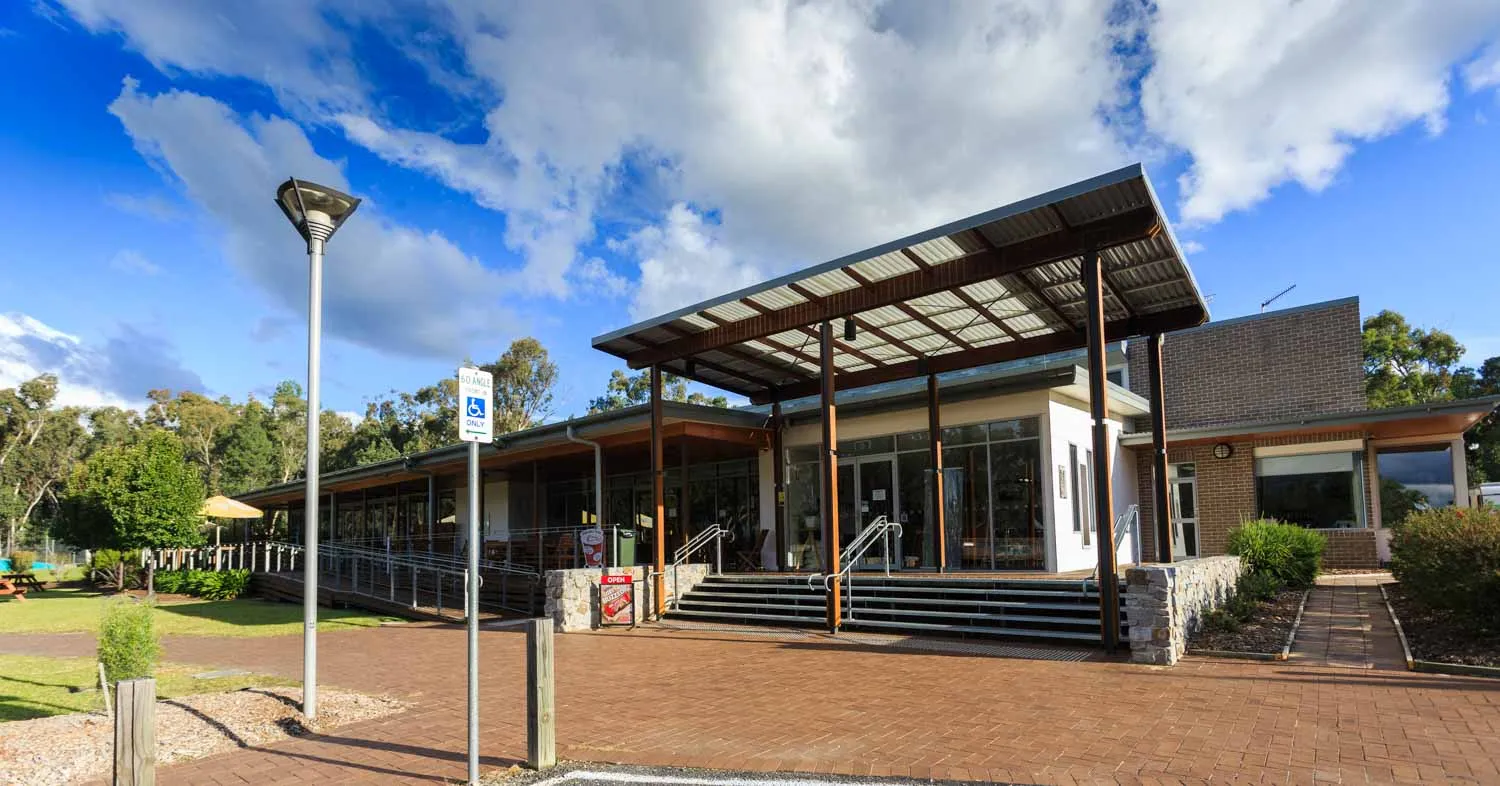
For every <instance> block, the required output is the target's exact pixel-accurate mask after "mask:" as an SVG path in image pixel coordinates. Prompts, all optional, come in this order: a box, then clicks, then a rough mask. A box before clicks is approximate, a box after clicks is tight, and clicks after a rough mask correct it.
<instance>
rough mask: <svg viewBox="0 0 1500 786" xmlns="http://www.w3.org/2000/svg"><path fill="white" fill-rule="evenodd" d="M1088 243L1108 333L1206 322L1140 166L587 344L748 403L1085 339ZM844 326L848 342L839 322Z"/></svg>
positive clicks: (1117, 335) (1070, 345) (1115, 335)
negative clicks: (825, 367)
mask: <svg viewBox="0 0 1500 786" xmlns="http://www.w3.org/2000/svg"><path fill="white" fill-rule="evenodd" d="M1089 248H1093V249H1096V250H1098V251H1099V252H1100V257H1101V261H1102V268H1103V279H1104V312H1105V323H1106V324H1105V335H1106V340H1109V341H1114V340H1119V339H1123V338H1128V337H1131V336H1139V335H1148V334H1153V333H1163V332H1167V331H1171V330H1178V329H1181V328H1186V327H1192V326H1195V325H1199V324H1202V323H1203V322H1206V321H1207V320H1208V308H1207V306H1206V305H1205V304H1204V300H1203V297H1202V295H1201V294H1200V293H1199V291H1198V287H1197V284H1196V283H1195V282H1194V280H1193V275H1192V272H1191V271H1190V270H1189V269H1188V266H1187V263H1186V262H1185V261H1184V259H1183V257H1182V253H1181V251H1180V249H1179V247H1178V245H1177V243H1176V242H1175V240H1174V239H1173V238H1172V235H1171V232H1170V231H1169V229H1168V228H1167V223H1166V220H1165V218H1164V216H1163V214H1162V211H1161V208H1160V205H1159V204H1158V203H1157V200H1156V196H1155V194H1154V193H1153V191H1152V188H1151V184H1150V182H1149V181H1148V180H1147V178H1146V174H1145V171H1144V169H1143V168H1142V167H1141V166H1140V165H1139V164H1136V165H1133V166H1129V167H1125V168H1124V169H1120V170H1117V171H1115V172H1110V173H1108V174H1105V175H1100V176H1099V177H1095V178H1091V179H1089V180H1085V181H1083V182H1080V183H1076V184H1074V185H1071V186H1067V187H1065V188H1060V189H1058V190H1056V191H1052V192H1049V193H1046V194H1042V195H1040V196H1036V197H1033V198H1030V199H1026V200H1023V201H1021V202H1016V203H1014V204H1011V205H1007V206H1005V207H1000V208H997V209H995V210H991V211H989V212H986V213H981V214H979V215H977V216H973V217H971V218H967V219H963V220H961V221H956V222H954V223H951V224H948V225H946V226H941V227H937V228H935V229H931V230H928V231H926V232H922V233H919V234H916V235H913V236H911V237H907V238H903V239H901V240H897V241H894V242H891V243H887V244H885V245H882V246H878V247H876V248H872V249H869V250H867V251H862V252H859V253H856V254H851V255H849V256H846V257H843V258H841V259H835V260H833V261H831V262H826V263H824V264H821V265H817V266H815V267H811V268H807V269H805V270H801V271H798V272H796V273H792V274H789V275H786V276H782V277H781V278H777V279H774V280H771V281H767V282H765V283H764V284H760V285H757V286H753V287H749V288H746V289H742V290H740V291H738V292H733V293H730V294H728V295H724V296H722V297H718V298H715V299H713V300H708V301H705V302H703V303H699V304H697V305H694V306H689V307H687V308H684V309H680V310H678V311H674V312H672V313H670V314H666V315H663V316H660V317H656V318H654V319H649V320H646V321H644V322H641V323H638V324H636V325H632V326H630V327H627V328H624V329H622V330H617V331H615V332H613V333H608V334H605V335H602V336H599V337H597V338H595V339H594V346H595V347H596V348H598V349H601V350H603V351H605V352H608V353H610V354H612V355H615V356H617V357H619V358H622V359H623V360H625V361H626V362H627V363H628V364H629V365H630V367H631V368H644V367H648V366H651V365H659V366H661V367H662V368H663V369H664V370H666V371H669V372H670V373H672V374H676V375H678V376H682V377H687V378H690V379H694V380H697V381H699V382H703V383H706V384H709V385H712V386H714V387H718V388H722V389H725V390H730V391H733V392H736V393H740V394H742V395H745V396H748V397H749V398H750V399H751V400H752V401H755V402H757V403H766V402H770V401H785V400H788V399H792V398H797V397H800V396H807V395H812V394H815V393H817V392H818V384H819V383H818V378H819V376H820V366H819V353H820V349H821V348H820V346H819V338H818V336H819V326H820V324H821V323H823V322H824V321H826V320H842V319H845V318H847V319H850V320H852V324H850V325H842V324H841V325H840V329H839V331H838V332H837V334H836V341H835V343H836V344H837V346H836V347H835V349H834V356H833V363H834V367H835V368H836V369H838V387H839V388H840V389H844V390H847V389H850V388H856V387H862V386H865V385H872V384H877V383H881V382H888V381H892V380H897V379H905V378H909V377H913V376H919V375H926V374H930V373H939V372H943V371H953V370H957V369H962V368H971V367H974V366H981V365H986V364H990V363H997V362H1001V361H1006V360H1013V359H1017V358H1023V357H1032V356H1036V355H1041V354H1046V353H1049V352H1056V351H1059V350H1066V349H1075V348H1078V347H1082V346H1085V344H1086V336H1085V330H1084V329H1085V326H1086V322H1087V307H1086V303H1085V298H1084V287H1083V284H1082V281H1081V278H1082V276H1081V266H1082V259H1083V254H1084V253H1085V251H1086V250H1088V249H1089ZM851 330H852V336H853V337H852V338H850V337H849V332H850V331H851Z"/></svg>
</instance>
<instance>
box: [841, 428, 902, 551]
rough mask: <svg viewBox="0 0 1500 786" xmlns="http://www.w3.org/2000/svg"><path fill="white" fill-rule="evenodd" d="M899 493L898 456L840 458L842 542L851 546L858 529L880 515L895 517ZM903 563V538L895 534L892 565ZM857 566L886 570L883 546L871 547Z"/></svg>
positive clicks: (890, 518)
mask: <svg viewBox="0 0 1500 786" xmlns="http://www.w3.org/2000/svg"><path fill="white" fill-rule="evenodd" d="M897 493H898V489H897V488H896V457H895V456H888V455H887V456H862V457H860V458H857V459H843V460H841V461H839V545H840V546H841V547H842V548H845V549H847V548H849V546H850V545H851V544H852V543H853V542H854V540H855V538H857V537H859V533H861V532H863V531H864V529H865V527H866V526H868V525H869V524H870V522H873V521H875V520H876V519H878V518H880V517H881V516H884V517H885V518H886V519H887V520H889V521H893V520H895V517H896V511H897V510H898V509H899V508H898V506H897ZM900 565H901V544H900V539H899V538H896V537H892V538H891V567H893V568H896V567H899V566H900ZM855 568H856V569H858V570H883V569H884V568H885V551H884V548H883V547H881V546H876V547H874V548H871V549H870V550H869V551H867V552H866V553H865V556H864V558H863V559H862V560H860V564H858V565H856V566H855Z"/></svg>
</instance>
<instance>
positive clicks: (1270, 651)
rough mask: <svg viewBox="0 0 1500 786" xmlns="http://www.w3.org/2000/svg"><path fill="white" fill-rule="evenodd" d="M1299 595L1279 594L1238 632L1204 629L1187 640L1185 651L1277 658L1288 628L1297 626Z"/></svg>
mask: <svg viewBox="0 0 1500 786" xmlns="http://www.w3.org/2000/svg"><path fill="white" fill-rule="evenodd" d="M1302 595H1303V591H1302V590H1282V591H1281V592H1280V593H1278V594H1277V595H1276V597H1275V598H1273V599H1271V600H1269V601H1266V602H1265V603H1262V604H1260V608H1259V609H1258V610H1256V612H1255V618H1254V619H1252V620H1250V621H1249V622H1246V623H1244V624H1242V625H1240V629H1239V630H1238V631H1233V632H1231V631H1227V630H1220V629H1214V630H1209V629H1208V627H1207V626H1204V627H1203V628H1201V629H1199V631H1198V632H1197V633H1194V634H1193V635H1192V637H1190V638H1189V639H1188V651H1189V652H1205V651H1218V652H1247V653H1257V654H1265V655H1280V654H1281V649H1282V647H1285V646H1286V637H1287V636H1288V635H1290V634H1291V632H1292V625H1294V624H1296V622H1297V610H1298V609H1300V608H1301V607H1302Z"/></svg>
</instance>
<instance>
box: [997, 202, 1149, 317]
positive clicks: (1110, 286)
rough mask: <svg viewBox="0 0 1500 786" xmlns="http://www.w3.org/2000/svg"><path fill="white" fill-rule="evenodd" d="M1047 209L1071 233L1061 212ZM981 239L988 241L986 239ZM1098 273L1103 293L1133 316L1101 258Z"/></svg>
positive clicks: (1132, 311) (1054, 208)
mask: <svg viewBox="0 0 1500 786" xmlns="http://www.w3.org/2000/svg"><path fill="white" fill-rule="evenodd" d="M1048 208H1049V209H1051V211H1052V215H1054V216H1056V217H1057V223H1058V225H1059V226H1061V227H1062V228H1063V229H1065V230H1068V231H1069V232H1071V231H1073V225H1072V224H1069V223H1068V219H1066V218H1064V217H1063V214H1062V211H1061V210H1059V209H1057V205H1048ZM981 239H983V240H988V238H981ZM1099 271H1100V274H1101V275H1100V277H1101V278H1102V279H1103V281H1104V291H1105V292H1106V293H1107V294H1108V295H1109V296H1110V297H1112V298H1114V299H1115V302H1116V303H1119V304H1120V308H1123V309H1125V315H1126V316H1129V317H1133V316H1135V309H1133V308H1131V307H1130V302H1129V301H1127V300H1126V299H1125V298H1123V297H1121V296H1120V287H1119V286H1117V285H1116V284H1115V280H1114V277H1113V276H1111V275H1110V273H1109V271H1108V270H1105V269H1104V258H1103V257H1102V256H1101V257H1100V258H1099Z"/></svg>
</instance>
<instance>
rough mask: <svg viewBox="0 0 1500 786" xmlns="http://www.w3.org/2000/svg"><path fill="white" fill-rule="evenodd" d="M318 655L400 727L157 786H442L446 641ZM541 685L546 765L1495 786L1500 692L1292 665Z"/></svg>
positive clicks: (236, 662) (718, 653)
mask: <svg viewBox="0 0 1500 786" xmlns="http://www.w3.org/2000/svg"><path fill="white" fill-rule="evenodd" d="M1329 603H1330V604H1332V601H1330V602H1329ZM1329 627H1330V628H1332V627H1333V626H1332V625H1330V626H1329ZM480 638H481V642H480V647H481V651H482V655H483V663H482V666H481V675H482V680H483V685H482V706H483V711H482V717H481V721H482V730H481V739H482V744H483V750H482V762H483V766H484V767H485V769H486V770H487V771H493V770H495V769H497V768H503V767H507V766H509V765H511V764H513V763H515V762H516V761H517V760H519V759H522V758H524V756H525V750H526V745H525V714H526V710H525V701H524V698H523V684H524V669H525V655H524V649H523V647H522V644H523V642H524V635H523V634H521V633H519V632H512V631H502V630H496V631H484V632H483V633H481V636H480ZM319 641H320V644H321V648H320V653H319V663H320V667H321V678H322V680H323V681H324V682H325V684H330V685H337V686H339V687H343V688H348V689H352V690H361V691H366V692H371V693H387V694H391V695H394V696H397V697H399V698H403V699H405V700H407V701H409V702H411V703H412V708H411V709H410V710H408V711H407V712H404V713H400V714H398V715H394V716H390V717H386V718H381V719H377V720H372V721H367V722H362V723H356V724H351V725H349V726H345V727H343V728H339V729H336V730H333V731H332V732H330V733H328V734H325V735H320V736H314V737H309V738H304V739H296V740H289V741H286V742H281V743H277V744H273V745H267V746H263V747H247V748H243V749H240V750H238V751H234V752H230V753H226V754H221V755H217V756H213V757H209V758H206V759H200V760H197V761H194V762H188V763H184V764H180V765H175V766H171V767H165V768H163V769H162V770H161V772H160V773H159V776H160V777H159V782H161V783H163V784H174V783H190V784H210V786H212V785H213V784H243V783H254V784H281V783H428V784H436V783H444V782H451V781H461V779H462V778H463V775H464V760H465V753H464V633H463V629H462V628H459V627H453V626H439V625H406V626H400V627H395V628H378V629H369V630H358V631H339V632H335V633H325V634H323V635H322V636H320V637H319ZM91 650H92V647H91V646H90V642H89V641H88V640H87V638H86V637H76V636H72V637H47V636H0V651H29V652H48V653H53V654H82V655H87V654H90V652H91ZM166 654H167V657H168V658H169V659H171V660H175V661H179V662H185V663H197V664H203V665H206V666H217V667H238V668H246V669H252V670H256V671H261V672H269V673H274V674H280V675H283V676H286V677H289V678H292V679H296V678H297V677H298V676H300V668H301V660H302V658H301V640H300V638H299V637H296V636H286V637H274V638H256V639H212V638H174V639H170V640H169V641H168V642H167V644H166ZM556 670H557V718H558V726H557V729H558V756H559V758H560V759H563V760H571V761H575V762H607V763H620V764H632V765H645V766H653V767H703V768H711V769H723V770H747V771H759V772H795V773H836V774H845V775H856V776H862V777H870V776H874V777H886V776H892V777H904V778H917V779H926V778H938V779H956V780H990V781H997V782H1019V783H1047V784H1054V783H1065V784H1071V783H1123V784H1137V783H1173V784H1202V783H1208V782H1210V781H1211V782H1213V783H1220V782H1229V783H1280V784H1314V783H1360V784H1364V783H1391V782H1407V783H1460V782H1463V783H1496V782H1500V768H1497V762H1500V684H1497V683H1496V682H1495V681H1492V680H1485V679H1482V678H1473V677H1452V676H1444V675H1429V674H1415V673H1408V672H1396V671H1385V670H1381V669H1351V668H1343V667H1328V666H1324V665H1322V664H1321V663H1318V662H1315V661H1314V660H1312V659H1307V660H1304V661H1302V662H1290V663H1261V662H1246V661H1217V660H1212V659H1207V658H1188V659H1186V660H1184V661H1183V662H1182V663H1180V664H1178V665H1177V666H1175V667H1172V668H1155V667H1142V666H1133V665H1130V664H1127V663H1121V662H1118V661H1110V660H1092V661H1085V662H1076V661H1075V662H1068V661H1056V660H1041V659H1019V658H998V657H983V656H972V655H960V654H951V653H943V652H912V651H910V650H897V649H894V648H890V647H877V646H871V645H868V644H858V643H846V642H845V641H842V640H830V639H829V638H828V637H827V636H823V635H818V634H814V635H809V636H807V637H805V638H801V639H797V640H773V639H768V638H765V637H756V636H754V635H752V634H750V633H739V634H737V633H728V632H723V631H707V630H691V631H685V630H680V631H638V632H633V633H632V632H625V631H620V632H609V633H597V634H568V635H563V636H559V637H558V641H557V663H556Z"/></svg>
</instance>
